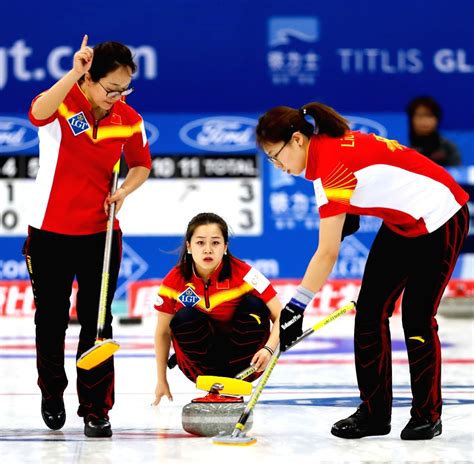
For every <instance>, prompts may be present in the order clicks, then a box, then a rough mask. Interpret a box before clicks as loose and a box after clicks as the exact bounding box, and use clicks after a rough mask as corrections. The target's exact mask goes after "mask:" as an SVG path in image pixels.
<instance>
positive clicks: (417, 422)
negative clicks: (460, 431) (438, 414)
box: [400, 417, 443, 440]
mask: <svg viewBox="0 0 474 464" xmlns="http://www.w3.org/2000/svg"><path fill="white" fill-rule="evenodd" d="M442 431H443V426H442V424H441V419H438V420H437V421H436V422H435V423H434V424H433V423H431V422H430V421H429V420H428V419H415V418H414V417H412V418H411V419H410V420H409V421H408V424H407V425H406V426H405V428H404V429H403V430H402V433H401V434H400V438H401V439H402V440H431V439H432V438H433V437H437V436H438V435H441V432H442Z"/></svg>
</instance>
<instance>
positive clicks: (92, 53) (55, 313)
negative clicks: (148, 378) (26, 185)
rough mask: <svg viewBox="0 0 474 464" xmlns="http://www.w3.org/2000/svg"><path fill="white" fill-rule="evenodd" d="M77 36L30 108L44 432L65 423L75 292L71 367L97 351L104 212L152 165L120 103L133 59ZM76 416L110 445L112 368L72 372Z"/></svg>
mask: <svg viewBox="0 0 474 464" xmlns="http://www.w3.org/2000/svg"><path fill="white" fill-rule="evenodd" d="M87 41H88V37H87V35H86V36H84V38H83V40H82V45H81V48H80V50H79V51H77V52H76V53H75V55H74V63H73V68H72V69H71V70H70V71H69V72H68V73H67V74H65V76H64V77H62V78H61V79H60V80H59V81H58V82H56V83H55V84H54V85H53V86H52V87H51V88H49V89H48V90H47V91H45V92H43V93H41V94H40V95H38V96H37V97H36V98H35V99H34V100H33V102H32V104H31V108H30V112H29V117H30V120H31V122H32V123H33V124H34V125H35V126H37V127H38V128H39V129H38V137H39V140H40V153H39V157H40V169H39V171H38V175H37V178H36V182H35V188H36V191H35V196H34V198H32V199H31V203H32V208H31V209H32V214H31V215H30V220H29V226H30V227H29V230H28V238H27V240H26V243H25V247H24V254H25V258H26V263H27V267H28V272H29V274H30V278H31V282H32V287H33V293H34V298H35V305H36V313H35V324H36V351H37V368H38V386H39V387H40V390H41V395H42V400H41V414H42V416H43V419H44V421H45V423H46V425H47V426H48V427H49V428H51V429H53V430H58V429H60V428H62V426H63V425H64V422H65V420H66V411H65V408H64V401H63V393H64V390H65V389H66V386H67V384H68V379H67V377H66V372H65V370H64V337H65V332H66V329H67V326H68V321H69V307H70V302H69V298H70V295H71V291H72V285H73V281H74V278H76V279H77V283H78V294H77V306H76V308H77V317H78V320H79V323H80V325H81V333H80V336H79V345H78V348H77V357H79V356H80V355H81V354H82V353H84V352H85V351H87V350H88V349H89V348H91V347H92V346H94V342H95V338H96V333H97V313H98V308H99V294H100V284H101V276H102V261H103V256H104V245H105V234H106V232H105V231H106V227H107V211H108V207H109V204H110V203H112V202H115V203H116V210H117V212H118V211H119V210H120V208H121V206H122V204H123V202H124V200H125V199H126V197H127V195H129V194H130V193H131V192H133V191H134V190H135V189H137V188H138V187H140V185H142V184H143V182H145V180H146V179H147V177H148V174H149V172H150V167H151V158H150V151H149V148H148V142H147V138H146V134H145V129H144V123H143V120H142V118H141V116H140V115H139V114H138V113H137V112H136V111H135V110H134V109H133V108H131V107H130V106H129V105H127V104H125V102H124V101H122V96H125V95H129V94H130V93H131V92H132V91H133V88H132V87H131V86H130V84H131V81H132V74H133V72H134V71H135V68H136V66H135V63H134V61H133V57H132V54H131V52H130V50H129V49H128V48H127V47H126V46H125V45H122V44H120V43H118V42H104V43H100V44H97V45H96V46H95V47H94V49H92V48H90V47H88V46H87ZM122 152H123V154H124V157H125V161H126V163H127V165H128V168H129V171H128V174H127V177H126V178H125V180H124V181H123V182H122V183H121V185H120V187H119V188H118V189H117V191H116V192H115V193H114V195H113V196H112V197H110V198H109V191H110V185H111V181H112V175H113V174H112V173H113V167H114V165H115V164H116V163H117V162H118V161H119V160H120V157H121V154H122ZM121 237H122V235H121V231H120V228H119V223H118V220H117V219H116V220H115V224H114V237H113V242H112V243H113V245H112V256H111V266H110V280H109V291H108V298H107V313H106V320H105V328H104V336H105V337H106V338H111V337H112V313H111V304H112V299H113V296H114V292H115V288H116V285H117V277H118V273H119V268H120V260H121V252H122V246H121V243H122V242H121V241H122V238H121ZM77 393H78V397H79V409H78V415H79V416H81V417H83V418H84V423H85V425H84V433H85V435H86V436H88V437H110V436H111V435H112V428H111V426H110V422H109V416H108V412H109V410H110V409H111V408H112V406H113V404H114V364H113V359H112V358H110V359H109V360H107V361H105V362H104V363H102V364H101V365H100V366H97V367H96V368H94V369H91V370H89V371H87V370H84V369H78V370H77Z"/></svg>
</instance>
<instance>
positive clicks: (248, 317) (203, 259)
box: [153, 213, 281, 405]
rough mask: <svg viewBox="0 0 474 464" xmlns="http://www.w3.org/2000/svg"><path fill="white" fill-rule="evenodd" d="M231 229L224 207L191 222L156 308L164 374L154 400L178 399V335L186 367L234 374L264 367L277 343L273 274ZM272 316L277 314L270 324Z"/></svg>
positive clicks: (194, 372)
mask: <svg viewBox="0 0 474 464" xmlns="http://www.w3.org/2000/svg"><path fill="white" fill-rule="evenodd" d="M228 242H229V231H228V227H227V224H226V222H225V221H224V220H223V219H222V218H221V217H220V216H218V215H217V214H213V213H201V214H198V215H197V216H195V217H194V218H193V219H191V221H190V222H189V224H188V227H187V230H186V235H185V240H184V244H183V249H182V252H181V257H180V259H179V262H178V264H177V266H176V267H174V268H173V269H172V270H171V271H170V272H169V273H168V275H167V276H166V277H165V278H164V279H163V282H162V284H161V287H160V289H159V292H158V297H157V301H156V303H155V309H157V310H158V321H157V325H156V332H155V350H156V362H157V374H158V382H157V385H156V390H155V396H156V398H155V401H154V403H153V404H154V405H157V404H158V403H159V402H160V400H161V398H162V397H163V396H166V397H167V398H168V399H169V400H172V395H171V390H170V387H169V385H168V381H167V378H166V367H167V361H168V355H169V350H170V345H171V342H172V343H173V348H174V350H175V354H176V362H177V364H178V366H179V368H180V369H181V371H182V372H183V373H184V375H186V377H188V379H190V380H191V381H193V382H195V381H196V378H197V376H199V375H220V376H226V377H233V376H235V375H236V374H237V373H238V372H239V371H241V370H243V369H245V368H246V367H248V366H249V365H250V364H253V365H255V366H256V367H257V371H258V373H255V374H253V375H252V377H249V378H248V379H247V380H253V379H255V378H257V377H258V376H260V375H261V372H262V371H263V370H264V369H265V367H266V365H267V363H268V361H269V360H270V356H271V355H272V354H273V351H274V350H275V348H276V347H277V346H278V342H279V338H278V329H279V326H278V317H279V315H280V311H281V304H280V302H279V300H278V299H277V297H276V291H275V289H274V288H273V287H272V285H271V284H270V282H269V280H268V279H267V278H266V277H265V276H263V275H262V274H261V273H260V272H259V271H257V270H256V269H254V268H252V267H250V266H249V265H248V264H246V263H244V262H243V261H241V260H239V259H237V258H236V257H234V256H232V254H231V253H230V251H229V248H228ZM270 320H271V321H272V322H273V326H272V329H271V331H270Z"/></svg>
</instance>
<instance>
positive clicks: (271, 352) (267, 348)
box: [263, 345, 273, 356]
mask: <svg viewBox="0 0 474 464" xmlns="http://www.w3.org/2000/svg"><path fill="white" fill-rule="evenodd" d="M263 349H265V350H267V351H268V352H269V353H270V354H271V355H272V356H273V350H272V349H271V348H270V347H269V346H267V345H265V346H264V347H263Z"/></svg>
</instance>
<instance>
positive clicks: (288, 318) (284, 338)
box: [280, 298, 304, 351]
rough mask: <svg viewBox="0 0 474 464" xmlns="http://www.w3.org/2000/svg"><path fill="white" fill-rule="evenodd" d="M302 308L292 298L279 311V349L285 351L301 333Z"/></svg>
mask: <svg viewBox="0 0 474 464" xmlns="http://www.w3.org/2000/svg"><path fill="white" fill-rule="evenodd" d="M303 314H304V308H301V306H300V305H298V302H297V301H296V300H295V299H294V298H292V299H291V300H290V301H289V302H288V303H287V305H286V306H285V307H284V308H283V309H282V310H281V313H280V350H281V351H286V350H287V349H288V348H289V347H290V346H291V344H292V343H293V342H294V341H295V340H296V339H297V338H298V337H299V336H300V335H301V334H302V333H303Z"/></svg>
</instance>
